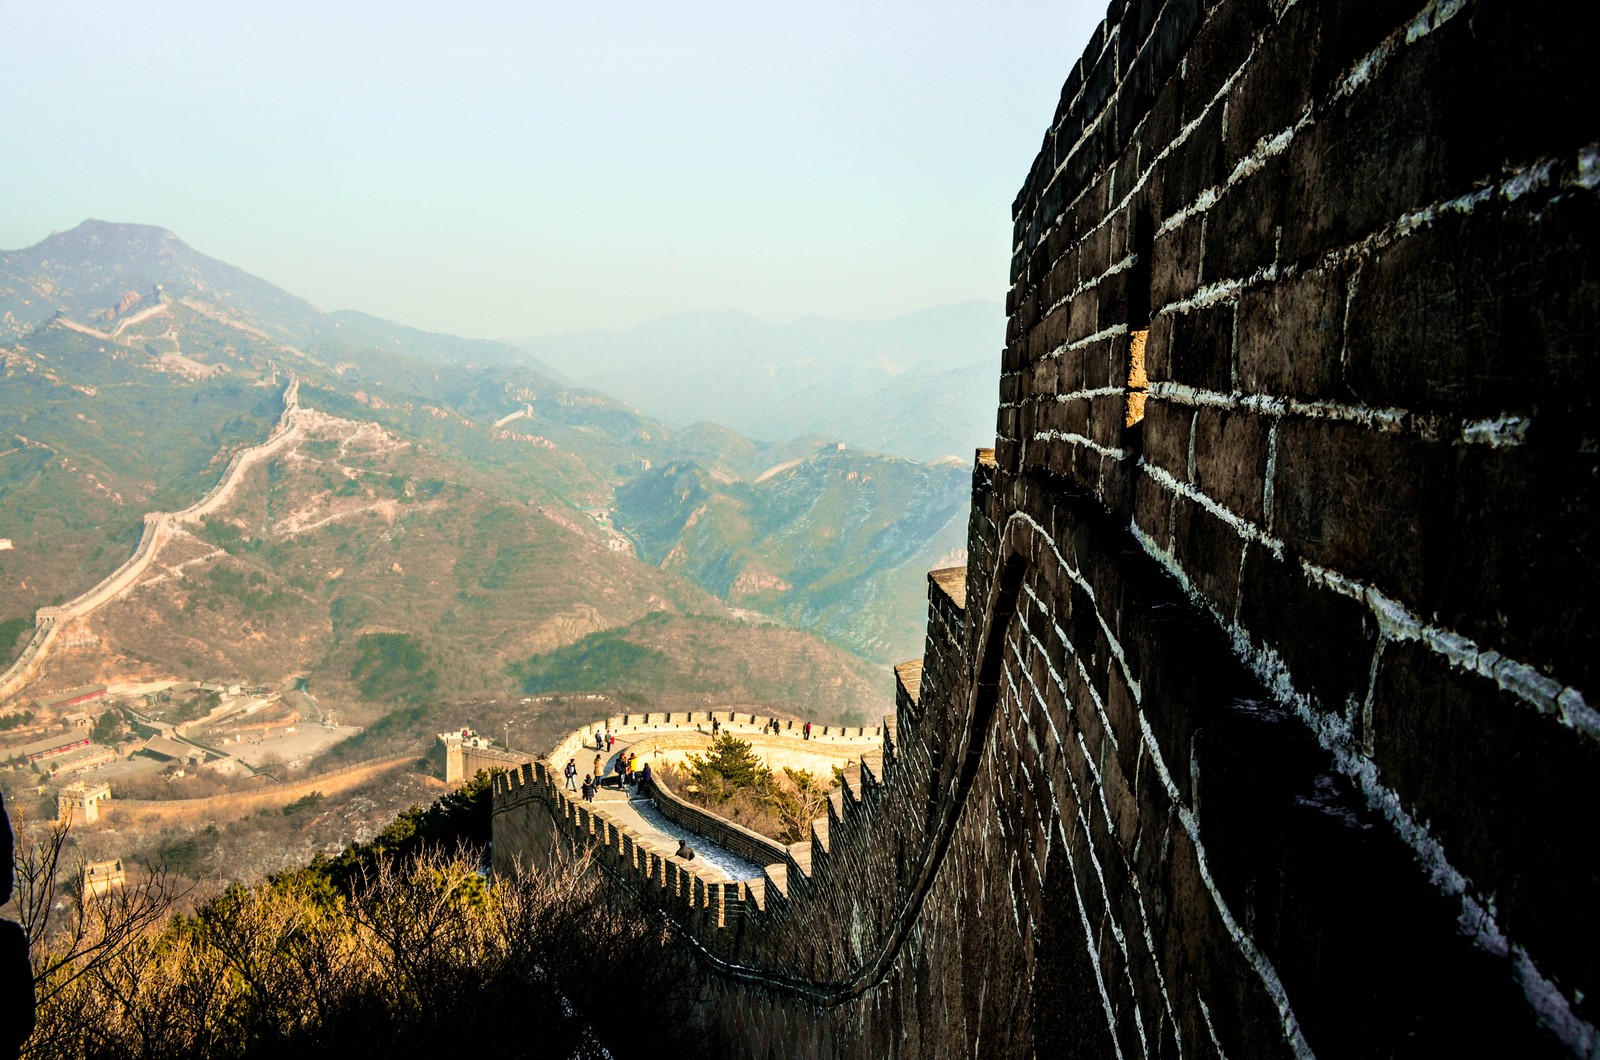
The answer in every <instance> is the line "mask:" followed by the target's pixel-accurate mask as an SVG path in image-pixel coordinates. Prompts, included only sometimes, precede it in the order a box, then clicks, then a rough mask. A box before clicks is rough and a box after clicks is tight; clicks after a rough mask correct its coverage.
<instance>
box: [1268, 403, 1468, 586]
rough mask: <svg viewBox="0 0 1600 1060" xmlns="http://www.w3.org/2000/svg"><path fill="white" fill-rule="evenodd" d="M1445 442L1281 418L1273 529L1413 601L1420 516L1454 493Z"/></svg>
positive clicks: (1298, 548) (1299, 548)
mask: <svg viewBox="0 0 1600 1060" xmlns="http://www.w3.org/2000/svg"><path fill="white" fill-rule="evenodd" d="M1443 457H1444V452H1443V447H1441V446H1437V445H1431V444H1429V443H1427V442H1423V441H1421V440H1419V439H1417V438H1415V437H1408V436H1406V435H1393V434H1380V433H1378V432H1376V431H1372V430H1370V429H1368V428H1366V427H1363V426H1361V425H1359V424H1356V423H1351V422H1347V421H1336V420H1310V419H1304V418H1301V417H1296V416H1286V417H1284V418H1283V419H1282V420H1281V421H1279V424H1278V453H1277V467H1276V471H1275V473H1274V476H1273V519H1272V521H1273V529H1274V530H1275V531H1276V533H1277V534H1278V536H1280V537H1281V538H1282V539H1283V541H1284V544H1285V545H1287V546H1288V547H1289V548H1291V549H1293V550H1294V551H1295V552H1296V553H1300V554H1303V555H1305V556H1306V557H1307V558H1309V559H1311V560H1313V561H1315V562H1317V563H1320V564H1322V565H1323V566H1326V567H1331V568H1333V569H1334V570H1337V571H1340V572H1341V573H1343V574H1345V575H1347V576H1350V577H1354V578H1357V579H1361V580H1363V581H1371V582H1376V583H1377V584H1378V585H1379V586H1380V587H1381V588H1382V589H1383V590H1384V591H1385V592H1387V593H1389V594H1391V595H1395V596H1398V597H1400V598H1401V599H1402V600H1405V601H1406V602H1407V603H1408V604H1415V603H1416V602H1417V600H1418V599H1419V597H1420V596H1421V594H1422V573H1423V565H1422V561H1423V553H1424V550H1425V547H1426V539H1425V535H1424V533H1423V518H1424V512H1426V511H1427V510H1428V508H1429V506H1430V505H1436V504H1438V503H1439V502H1440V501H1441V500H1442V499H1443V498H1446V497H1448V495H1449V490H1448V484H1447V479H1446V478H1445V476H1444V474H1443V472H1444V466H1443V463H1442V461H1443Z"/></svg>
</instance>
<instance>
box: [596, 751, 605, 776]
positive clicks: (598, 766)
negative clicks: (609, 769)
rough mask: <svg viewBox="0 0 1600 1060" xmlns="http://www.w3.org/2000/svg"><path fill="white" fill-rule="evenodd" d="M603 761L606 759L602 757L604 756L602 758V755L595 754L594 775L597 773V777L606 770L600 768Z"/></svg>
mask: <svg viewBox="0 0 1600 1060" xmlns="http://www.w3.org/2000/svg"><path fill="white" fill-rule="evenodd" d="M603 761H604V759H602V758H601V757H600V756H599V755H595V756H594V775H595V776H597V777H598V776H599V775H600V774H601V773H602V772H604V770H602V769H601V768H600V763H601V762H603Z"/></svg>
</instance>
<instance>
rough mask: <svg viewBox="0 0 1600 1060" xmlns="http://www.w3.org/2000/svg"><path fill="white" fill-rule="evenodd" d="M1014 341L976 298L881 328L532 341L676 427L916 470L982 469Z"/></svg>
mask: <svg viewBox="0 0 1600 1060" xmlns="http://www.w3.org/2000/svg"><path fill="white" fill-rule="evenodd" d="M1004 331H1005V313H1004V311H1003V307H1002V306H1001V305H1000V304H999V303H996V302H965V303H962V304H960V305H953V306H940V307H937V308H933V309H924V310H921V311H919V312H916V313H911V314H908V315H906V316H901V317H895V318H893V319H891V320H870V321H844V320H828V319H824V318H822V317H806V318H803V319H801V320H797V321H795V322H794V323H792V324H769V323H766V322H764V321H761V320H758V319H756V318H755V317H753V316H751V315H749V314H748V313H742V312H723V313H712V312H698V313H682V314H679V315H677V316H671V317H666V318H664V319H662V320H656V321H652V322H651V323H648V324H642V325H640V326H639V327H636V328H633V329H632V330H629V331H623V332H600V331H594V332H579V333H574V334H568V335H552V336H542V337H534V338H528V339H524V340H522V341H521V342H520V343H519V345H521V346H522V347H523V348H525V349H527V350H528V351H530V352H531V353H533V354H534V355H536V356H537V357H538V358H540V359H541V360H543V361H546V362H548V363H550V364H552V365H554V366H555V367H556V368H558V369H559V370H560V371H562V372H563V373H564V374H565V375H566V376H567V377H568V378H570V379H572V380H574V381H576V382H579V383H582V384H583V385H586V386H592V387H595V388H596V389H599V390H604V391H605V392H606V393H608V394H612V395H614V396H616V397H618V398H620V399H622V400H623V401H626V402H628V403H629V404H631V405H633V406H635V407H636V408H638V409H640V410H641V411H642V412H644V413H646V414H647V415H650V416H654V417H656V418H658V419H661V420H662V421H664V422H666V423H668V424H672V425H677V426H683V425H686V424H689V423H692V422H694V421H696V420H710V421H713V422H715V423H720V424H723V425H725V426H727V427H731V428H733V429H734V430H736V431H739V432H740V433H742V434H746V435H749V436H750V437H752V438H758V439H763V440H766V441H780V440H783V439H787V438H793V437H796V436H800V435H817V436H821V437H825V438H829V439H837V440H840V441H844V442H847V443H849V444H850V445H851V446H857V447H860V448H864V449H871V450H875V451H879V452H886V453H897V454H900V455H902V456H908V457H911V458H913V459H916V460H932V459H936V458H938V457H941V456H947V455H954V456H958V457H960V458H962V459H963V460H969V459H971V456H972V451H973V450H974V449H976V448H979V447H982V446H987V445H990V444H993V441H994V406H995V385H996V384H995V380H996V379H997V378H998V365H999V359H1000V349H1001V347H1002V346H1003V345H1004Z"/></svg>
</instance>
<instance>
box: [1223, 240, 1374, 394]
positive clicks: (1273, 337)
mask: <svg viewBox="0 0 1600 1060" xmlns="http://www.w3.org/2000/svg"><path fill="white" fill-rule="evenodd" d="M1346 283H1347V273H1346V272H1345V271H1344V270H1343V269H1339V268H1334V269H1328V270H1315V271H1311V272H1305V273H1301V274H1300V275H1298V276H1295V277H1294V278H1292V279H1288V280H1283V281H1280V282H1279V283H1275V284H1269V285H1265V286H1262V287H1257V288H1254V289H1252V290H1249V291H1246V292H1245V293H1244V295H1243V296H1242V297H1241V298H1240V299H1239V310H1238V325H1237V330H1236V336H1237V342H1238V350H1237V355H1238V363H1239V387H1240V389H1242V390H1244V391H1246V392H1247V393H1256V394H1263V393H1264V394H1274V395H1281V396H1284V397H1295V398H1304V399H1307V400H1313V401H1315V400H1325V399H1348V398H1349V397H1350V394H1349V392H1348V391H1347V390H1346V389H1345V388H1344V386H1343V385H1342V383H1341V381H1340V380H1341V372H1340V356H1341V353H1342V347H1343V342H1344V307H1345V298H1346Z"/></svg>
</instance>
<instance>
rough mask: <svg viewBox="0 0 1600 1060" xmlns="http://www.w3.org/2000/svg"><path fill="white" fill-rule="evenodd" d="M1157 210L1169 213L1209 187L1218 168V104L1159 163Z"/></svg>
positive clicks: (1219, 171)
mask: <svg viewBox="0 0 1600 1060" xmlns="http://www.w3.org/2000/svg"><path fill="white" fill-rule="evenodd" d="M1161 169H1162V174H1161V178H1162V191H1161V195H1162V199H1161V214H1162V216H1163V217H1170V216H1172V215H1173V214H1175V213H1177V212H1178V211H1179V210H1181V209H1183V208H1184V207H1185V206H1188V205H1189V204H1190V203H1192V202H1194V200H1195V199H1196V198H1197V197H1198V196H1199V194H1200V193H1201V192H1202V191H1204V190H1205V189H1207V188H1209V187H1213V186H1215V185H1216V184H1218V183H1220V182H1221V180H1222V178H1223V177H1224V176H1225V175H1226V174H1224V173H1223V171H1222V108H1221V107H1216V108H1213V109H1212V111H1211V112H1210V113H1209V114H1207V115H1206V116H1205V118H1203V119H1202V120H1201V122H1200V124H1199V125H1197V126H1195V127H1194V129H1193V130H1192V131H1191V132H1190V133H1189V138H1188V139H1187V140H1185V141H1184V142H1183V144H1182V145H1181V146H1179V147H1177V148H1176V149H1175V150H1174V151H1173V152H1172V154H1170V155H1168V156H1167V158H1166V160H1165V161H1164V162H1162V163H1161Z"/></svg>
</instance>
